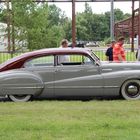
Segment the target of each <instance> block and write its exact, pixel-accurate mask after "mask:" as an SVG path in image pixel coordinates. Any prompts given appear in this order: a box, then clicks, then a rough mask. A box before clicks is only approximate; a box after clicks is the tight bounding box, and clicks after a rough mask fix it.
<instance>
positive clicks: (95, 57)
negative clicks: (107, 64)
mask: <svg viewBox="0 0 140 140" xmlns="http://www.w3.org/2000/svg"><path fill="white" fill-rule="evenodd" d="M90 54H91V56H92V57H93V59H94V60H95V61H96V63H97V64H100V58H99V57H98V56H97V55H96V54H95V53H94V52H93V50H90Z"/></svg>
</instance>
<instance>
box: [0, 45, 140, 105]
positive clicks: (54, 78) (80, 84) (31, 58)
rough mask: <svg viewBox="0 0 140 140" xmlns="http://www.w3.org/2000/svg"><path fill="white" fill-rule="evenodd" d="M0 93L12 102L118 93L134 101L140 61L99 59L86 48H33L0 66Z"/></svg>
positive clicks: (139, 85)
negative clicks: (120, 61)
mask: <svg viewBox="0 0 140 140" xmlns="http://www.w3.org/2000/svg"><path fill="white" fill-rule="evenodd" d="M60 58H63V59H60ZM65 58H67V59H65ZM0 95H1V96H8V97H9V98H10V99H11V100H12V101H15V102H16V101H19V102H25V101H28V100H30V99H31V97H33V98H40V97H41V98H56V97H59V98H60V97H67V98H69V97H95V96H114V97H115V96H120V95H121V96H122V97H123V98H124V99H127V100H137V99H140V64H139V63H127V62H125V63H109V62H102V61H100V60H99V58H98V57H97V56H96V55H95V54H94V53H93V52H92V51H91V50H88V49H86V48H49V49H42V50H37V51H33V52H28V53H25V54H22V55H20V56H17V57H15V58H12V59H10V60H8V61H6V62H4V63H3V64H1V65H0Z"/></svg>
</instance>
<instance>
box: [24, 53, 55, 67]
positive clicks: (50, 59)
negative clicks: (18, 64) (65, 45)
mask: <svg viewBox="0 0 140 140" xmlns="http://www.w3.org/2000/svg"><path fill="white" fill-rule="evenodd" d="M40 66H41V67H43V66H54V56H52V55H50V56H41V57H37V58H33V59H30V60H29V61H27V62H25V64H24V67H40Z"/></svg>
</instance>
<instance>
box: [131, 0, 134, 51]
mask: <svg viewBox="0 0 140 140" xmlns="http://www.w3.org/2000/svg"><path fill="white" fill-rule="evenodd" d="M134 4H135V0H132V21H131V22H132V27H131V28H132V29H131V51H132V52H134V17H135V12H134V7H135V5H134Z"/></svg>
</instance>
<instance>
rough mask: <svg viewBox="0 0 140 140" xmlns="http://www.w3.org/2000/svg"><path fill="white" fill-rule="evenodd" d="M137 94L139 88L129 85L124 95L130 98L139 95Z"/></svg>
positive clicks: (135, 84) (136, 85)
mask: <svg viewBox="0 0 140 140" xmlns="http://www.w3.org/2000/svg"><path fill="white" fill-rule="evenodd" d="M139 92H140V87H139V84H137V83H130V84H128V86H127V87H126V93H127V95H128V96H130V97H136V96H138V95H139V94H140V93H139Z"/></svg>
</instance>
